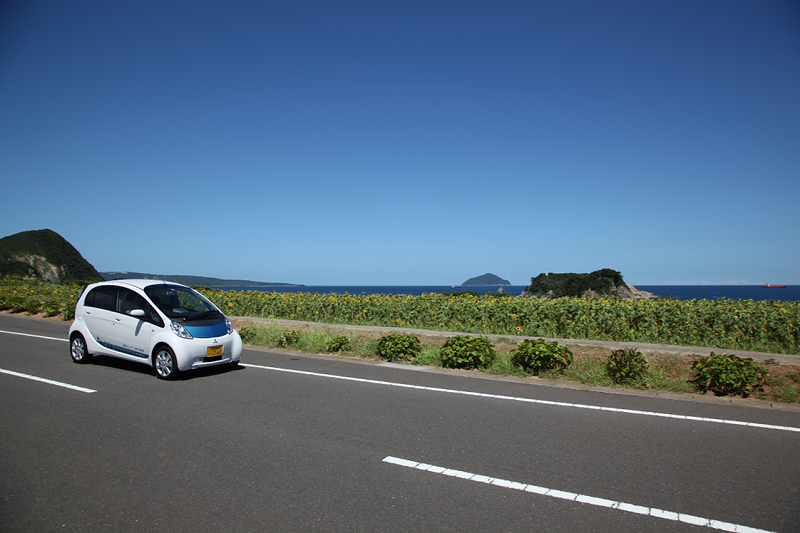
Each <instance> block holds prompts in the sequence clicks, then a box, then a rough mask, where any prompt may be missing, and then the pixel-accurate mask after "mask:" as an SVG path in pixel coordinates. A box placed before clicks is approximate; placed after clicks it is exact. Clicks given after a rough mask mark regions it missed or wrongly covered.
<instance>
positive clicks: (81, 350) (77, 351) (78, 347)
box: [69, 333, 92, 365]
mask: <svg viewBox="0 0 800 533" xmlns="http://www.w3.org/2000/svg"><path fill="white" fill-rule="evenodd" d="M69 353H70V355H71V356H72V362H73V363H79V364H82V365H85V364H86V363H90V362H91V361H92V354H90V353H89V350H87V349H86V341H85V340H84V338H83V335H81V334H80V333H75V334H74V335H72V338H71V339H70V340H69Z"/></svg>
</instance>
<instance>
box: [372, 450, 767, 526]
mask: <svg viewBox="0 0 800 533" xmlns="http://www.w3.org/2000/svg"><path fill="white" fill-rule="evenodd" d="M383 462H384V463H389V464H393V465H397V466H403V467H406V468H414V469H416V470H424V471H426V472H431V473H433V474H441V475H443V476H450V477H456V478H460V479H466V480H469V481H476V482H478V483H487V484H489V485H496V486H498V487H503V488H506V489H513V490H520V491H524V492H530V493H533V494H540V495H542V496H549V497H551V498H559V499H562V500H570V501H575V502H579V503H585V504H588V505H595V506H597V507H606V508H608V509H616V510H618V511H626V512H629V513H634V514H641V515H648V516H652V517H654V518H663V519H665V520H672V521H676V522H684V523H686V524H692V525H695V526H704V527H710V528H712V529H719V530H721V531H733V532H736V533H772V532H769V531H766V530H764V529H756V528H752V527H748V526H742V525H739V524H731V523H729V522H722V521H720V520H713V519H711V518H702V517H699V516H694V515H689V514H684V513H676V512H673V511H665V510H663V509H656V508H655V507H643V506H641V505H634V504H632V503H625V502H618V501H613V500H607V499H605V498H597V497H594V496H587V495H585V494H576V493H574V492H565V491H561V490H556V489H548V488H546V487H539V486H537V485H527V484H525V483H517V482H516V481H509V480H507V479H498V478H493V477H489V476H482V475H479V474H473V473H471V472H463V471H461V470H451V469H449V468H445V467H441V466H434V465H429V464H425V463H417V462H415V461H409V460H406V459H399V458H397V457H391V456H390V457H385V458H384V459H383Z"/></svg>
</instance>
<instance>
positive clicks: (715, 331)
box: [0, 279, 800, 354]
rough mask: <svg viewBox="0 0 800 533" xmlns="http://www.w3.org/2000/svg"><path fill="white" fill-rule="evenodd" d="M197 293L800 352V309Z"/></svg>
mask: <svg viewBox="0 0 800 533" xmlns="http://www.w3.org/2000/svg"><path fill="white" fill-rule="evenodd" d="M80 290H81V287H80V286H78V285H68V284H57V283H48V282H41V281H28V280H18V279H2V280H0V309H10V310H15V311H25V312H29V313H37V312H41V313H46V314H50V315H62V316H63V317H64V318H65V319H72V317H73V316H74V312H75V303H76V301H77V297H78V294H80ZM198 290H199V291H200V292H202V293H203V294H205V295H206V296H207V297H208V298H209V299H210V300H211V301H212V302H214V304H216V305H217V306H218V307H219V308H220V309H222V311H223V312H224V313H225V314H226V315H229V316H240V317H261V318H276V319H287V320H303V321H308V322H324V323H328V324H362V325H371V326H397V327H406V328H419V329H428V330H439V331H454V332H464V333H489V334H499V335H509V336H512V335H524V336H529V337H549V338H562V339H590V340H607V341H623V342H646V343H655V344H677V345H682V346H708V347H713V348H720V349H727V350H752V351H759V352H769V353H785V354H800V332H798V329H800V328H799V327H798V326H799V325H800V302H782V301H775V300H770V301H762V302H754V301H752V300H728V299H720V300H685V301H680V300H674V299H661V300H614V299H609V298H558V299H553V300H546V299H533V298H521V297H518V296H500V295H497V294H485V295H478V294H475V293H451V294H440V293H426V294H422V295H419V296H411V295H402V294H401V295H391V294H370V295H366V294H361V295H357V294H349V293H344V294H319V293H279V292H268V291H225V290H215V289H208V288H199V287H198Z"/></svg>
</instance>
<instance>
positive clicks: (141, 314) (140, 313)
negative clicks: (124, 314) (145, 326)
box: [131, 309, 144, 318]
mask: <svg viewBox="0 0 800 533" xmlns="http://www.w3.org/2000/svg"><path fill="white" fill-rule="evenodd" d="M131 316H135V317H136V318H144V311H143V310H141V309H131Z"/></svg>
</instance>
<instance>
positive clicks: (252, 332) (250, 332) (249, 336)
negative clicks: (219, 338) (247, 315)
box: [239, 327, 256, 344]
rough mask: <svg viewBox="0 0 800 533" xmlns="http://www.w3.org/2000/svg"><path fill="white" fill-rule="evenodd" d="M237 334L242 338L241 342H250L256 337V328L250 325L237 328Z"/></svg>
mask: <svg viewBox="0 0 800 533" xmlns="http://www.w3.org/2000/svg"><path fill="white" fill-rule="evenodd" d="M239 336H240V337H241V338H242V342H243V343H245V344H250V343H252V342H253V340H255V338H256V328H251V327H244V328H241V329H240V330H239Z"/></svg>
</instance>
